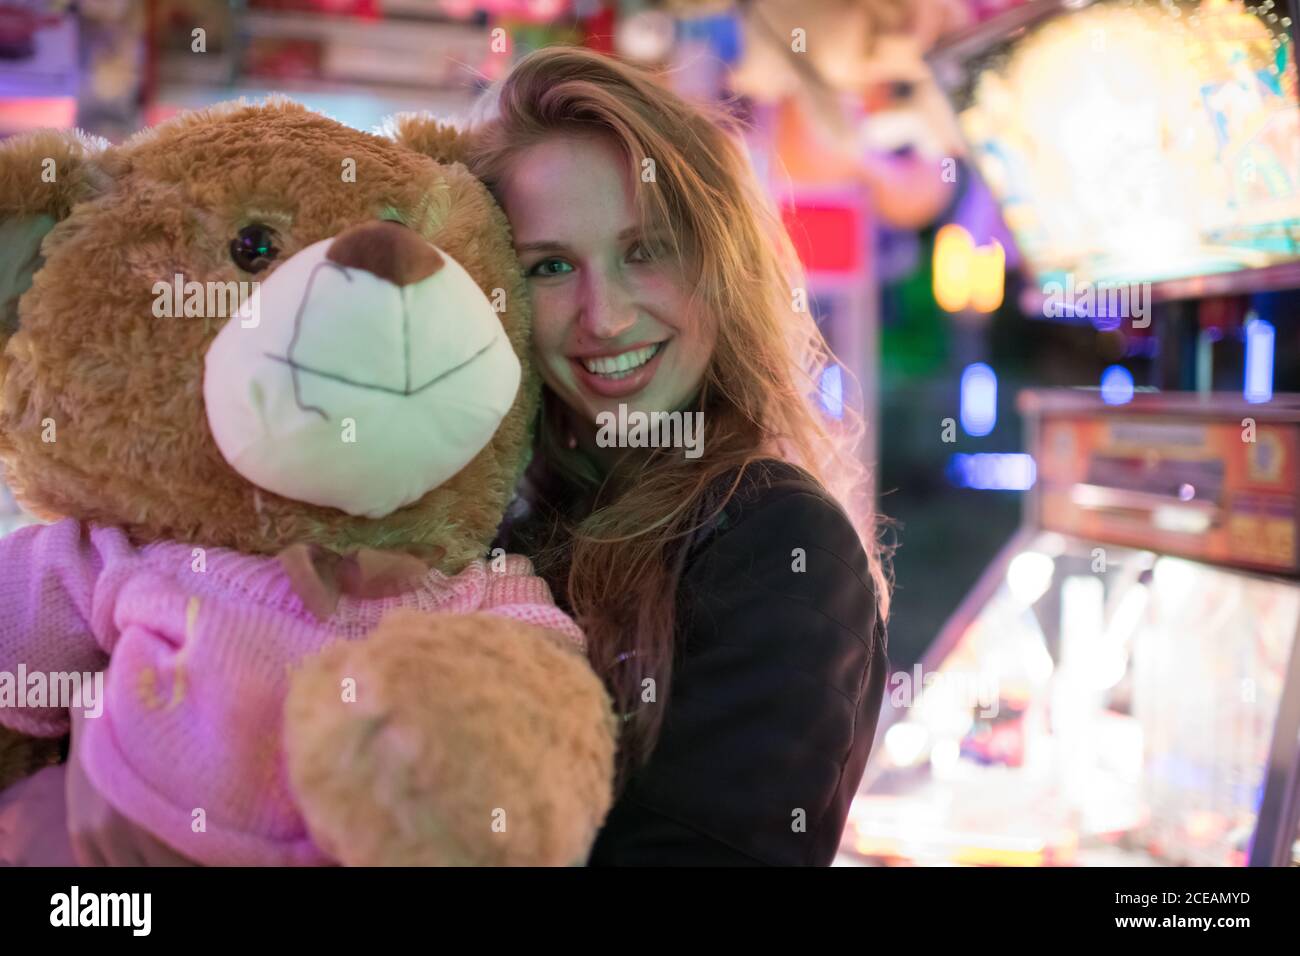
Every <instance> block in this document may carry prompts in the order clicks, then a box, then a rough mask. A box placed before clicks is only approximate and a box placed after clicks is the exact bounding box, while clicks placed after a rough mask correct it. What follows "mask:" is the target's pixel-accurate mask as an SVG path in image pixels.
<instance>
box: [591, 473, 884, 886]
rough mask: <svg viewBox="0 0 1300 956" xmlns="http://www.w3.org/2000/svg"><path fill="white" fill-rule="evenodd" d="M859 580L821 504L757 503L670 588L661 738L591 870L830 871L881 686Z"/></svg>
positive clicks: (875, 638)
mask: <svg viewBox="0 0 1300 956" xmlns="http://www.w3.org/2000/svg"><path fill="white" fill-rule="evenodd" d="M870 580H871V579H870V577H869V574H868V568H867V560H866V555H865V553H864V551H863V549H862V546H861V544H860V543H859V541H858V538H857V535H856V533H855V532H854V530H853V528H852V525H851V524H850V523H849V522H848V519H847V518H846V517H845V516H844V514H843V512H842V511H840V509H839V508H838V506H836V505H835V504H834V503H833V502H831V501H830V500H829V499H827V498H826V497H824V495H822V494H820V493H810V492H808V491H806V490H800V489H796V490H794V491H793V492H791V491H789V490H788V489H786V490H784V491H781V492H778V493H776V494H771V495H768V496H766V497H765V498H764V500H763V501H762V502H760V503H759V504H758V506H756V507H754V508H752V509H749V510H748V511H747V512H745V513H743V514H742V515H741V516H740V519H739V520H738V521H737V522H736V523H734V525H733V526H732V527H731V528H730V529H728V530H726V531H724V532H722V533H720V534H718V535H717V536H716V537H715V539H714V540H713V541H712V542H711V543H710V544H708V546H707V547H706V548H705V549H704V551H703V552H702V554H701V555H700V556H699V558H698V559H697V560H696V561H695V562H694V564H693V565H691V566H690V567H689V569H688V570H687V572H686V574H685V576H684V578H683V581H682V586H681V587H682V590H681V596H680V603H679V608H680V610H679V615H680V618H681V620H680V626H679V631H678V634H679V643H680V645H681V646H680V647H679V656H678V659H677V662H676V664H675V666H674V672H673V678H672V683H671V692H670V695H669V699H668V702H667V708H668V709H667V712H666V714H665V719H664V725H663V729H662V731H661V734H660V737H659V741H658V743H657V745H656V747H655V750H654V752H653V753H652V754H651V756H650V759H649V761H648V762H647V763H646V765H645V766H644V767H642V768H640V770H639V771H638V772H637V773H636V774H634V775H633V777H632V779H631V780H630V781H629V783H628V786H627V789H626V790H625V792H624V794H623V795H622V796H621V797H620V799H619V801H618V802H617V804H616V805H615V807H614V809H613V810H612V812H611V813H610V816H609V818H608V820H607V821H606V824H605V827H604V829H603V830H602V832H601V833H600V835H599V837H598V839H597V842H596V846H595V848H594V850H593V853H592V857H591V860H590V862H591V864H592V865H740V866H754V865H829V864H830V863H831V861H832V860H833V859H834V857H835V854H836V850H837V847H838V845H839V841H840V837H841V833H842V831H843V827H844V823H845V820H846V819H847V816H848V810H849V804H850V802H851V801H852V799H853V795H854V793H855V792H856V790H857V787H858V784H859V782H860V780H861V777H862V773H863V770H864V768H865V766H866V760H867V756H868V754H869V753H870V750H871V745H872V741H873V737H874V735H875V728H876V721H877V719H878V715H879V711H880V702H881V697H882V693H883V688H884V683H885V671H886V659H885V648H884V638H883V629H878V628H877V626H876V601H875V594H874V591H873V589H872V588H871V586H870ZM651 706H653V705H651Z"/></svg>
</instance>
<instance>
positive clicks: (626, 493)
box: [467, 47, 890, 788]
mask: <svg viewBox="0 0 1300 956" xmlns="http://www.w3.org/2000/svg"><path fill="white" fill-rule="evenodd" d="M485 103H486V106H485V107H484V108H481V111H480V113H479V116H478V118H477V119H476V120H475V121H474V124H473V126H472V132H473V135H472V137H471V140H470V143H471V145H470V147H469V154H468V156H467V162H468V164H469V166H470V168H471V169H472V170H473V171H474V172H475V173H476V174H477V175H478V176H479V177H481V178H482V179H483V180H484V181H485V182H486V183H487V185H488V187H489V188H490V189H491V190H492V191H493V192H494V193H495V194H496V195H497V197H498V198H499V199H500V198H501V194H502V188H503V185H504V183H505V181H506V178H507V177H508V175H509V172H510V167H511V163H512V162H513V160H514V159H515V157H516V156H517V155H518V154H519V153H520V152H521V151H523V150H526V149H528V148H529V147H531V146H533V145H535V144H536V143H538V142H539V141H541V140H544V139H547V138H549V137H555V136H557V135H558V136H565V135H593V134H594V135H599V136H605V137H608V138H609V140H610V141H611V142H613V143H615V144H616V145H617V146H618V147H619V148H620V149H621V151H622V153H623V155H624V156H625V157H626V158H627V161H628V164H629V165H628V168H629V170H630V173H631V176H632V182H634V183H637V184H638V185H637V189H636V202H637V207H638V210H637V211H638V213H639V215H640V217H641V222H642V224H643V225H644V226H646V227H647V230H649V228H650V227H657V228H658V230H659V231H660V232H661V233H662V234H664V235H667V236H669V237H671V239H670V242H671V249H670V252H671V253H672V254H674V255H676V256H677V257H678V261H679V262H680V263H681V264H682V266H683V268H684V270H685V272H686V274H687V276H688V281H689V282H690V283H691V288H692V290H693V292H692V296H693V298H692V306H693V307H698V308H697V311H696V312H695V313H694V314H700V315H705V316H710V317H712V320H713V321H715V322H716V325H717V344H716V346H715V350H714V354H713V358H712V361H711V362H710V364H709V367H708V369H707V371H706V372H705V376H704V380H703V383H702V386H701V389H700V394H699V397H698V399H697V404H696V406H695V409H696V410H699V411H702V412H703V413H704V448H705V455H704V457H703V458H701V459H698V460H688V459H686V458H685V457H684V456H683V455H682V454H681V451H680V450H676V452H674V451H673V450H670V449H655V450H647V451H646V453H645V454H644V455H643V456H641V457H638V458H637V460H636V462H635V468H634V469H631V470H630V474H629V470H624V471H623V472H622V473H620V472H619V470H618V469H616V470H615V474H613V475H601V473H600V472H599V471H598V470H597V469H596V467H595V465H594V464H593V463H592V462H591V461H590V460H588V459H587V458H586V457H585V456H584V455H583V454H582V453H581V452H580V451H579V450H577V449H575V448H573V447H572V443H571V442H569V441H568V440H567V437H568V427H569V426H568V419H567V418H566V410H565V409H564V408H563V406H562V403H561V402H560V401H559V400H558V399H557V398H556V397H555V395H554V394H553V393H552V392H551V391H550V390H549V389H547V390H546V394H545V395H544V398H543V412H542V416H541V421H540V425H539V432H538V440H537V445H536V453H535V457H534V461H533V465H532V466H531V467H530V471H529V481H530V483H531V493H529V494H528V495H527V497H529V498H531V499H532V500H531V504H532V505H533V507H534V515H533V518H532V521H531V522H529V523H527V524H526V525H525V526H526V527H530V528H531V533H530V534H528V535H526V536H525V537H524V542H525V543H526V546H527V550H529V551H530V552H531V554H532V556H533V557H534V559H535V560H536V561H537V563H538V567H539V570H540V571H541V573H542V574H543V575H545V576H547V577H548V578H549V579H550V580H551V583H552V586H553V587H554V588H555V589H556V591H557V596H558V597H559V598H560V600H561V601H562V602H564V603H565V604H566V605H567V606H568V608H569V609H570V610H571V611H572V612H573V614H574V615H575V616H576V618H577V619H578V621H579V623H580V624H581V625H582V626H583V628H584V629H585V630H586V632H587V635H588V639H589V646H590V656H591V661H592V664H593V666H595V667H596V669H597V670H598V671H599V672H600V673H601V674H602V675H603V676H604V677H605V680H606V683H607V685H608V686H609V688H610V691H611V694H612V695H613V697H614V699H615V703H616V705H617V706H619V707H620V709H621V711H622V712H624V713H625V714H626V721H627V722H626V723H625V725H624V732H623V740H622V744H621V747H620V777H619V786H620V788H621V786H622V785H623V783H625V782H626V779H627V776H628V775H629V774H630V773H631V772H632V771H633V770H634V769H635V768H636V767H637V766H640V765H641V764H643V763H644V761H645V760H646V759H647V758H648V757H649V754H650V753H651V751H652V750H653V748H654V744H655V741H656V740H657V738H658V735H659V731H660V728H661V726H662V721H663V714H664V711H665V709H666V708H665V707H664V704H666V702H667V699H668V696H669V694H670V684H671V676H672V674H671V671H672V659H673V652H674V646H675V645H674V630H675V626H676V593H677V588H678V583H679V579H680V575H681V571H682V566H683V562H684V560H685V553H686V546H687V544H688V542H689V541H690V540H691V538H692V535H693V534H694V532H695V531H696V530H697V529H698V528H699V527H700V526H701V525H702V524H704V523H705V522H707V521H709V520H710V519H711V518H712V517H713V516H714V515H715V514H716V513H717V512H718V511H719V510H720V509H721V508H722V507H723V506H725V504H726V501H727V499H728V498H729V497H730V494H731V493H732V492H733V491H734V490H735V489H736V488H737V487H738V486H739V482H740V475H741V473H742V472H743V470H744V468H745V466H747V465H749V464H750V463H752V462H754V461H756V460H759V459H762V458H769V457H776V458H781V459H784V460H786V461H788V462H790V463H792V464H795V465H797V466H799V467H801V468H803V469H804V470H805V471H807V472H808V473H809V474H811V475H812V477H813V478H815V479H816V480H817V481H819V482H820V483H821V485H822V486H823V487H824V488H825V489H826V490H827V491H828V492H829V493H830V494H831V495H832V496H833V497H834V498H835V499H836V500H837V501H839V502H840V504H841V505H842V506H843V508H844V509H845V511H846V513H847V514H848V515H849V517H850V519H851V520H852V521H853V524H854V527H855V528H856V529H857V531H858V535H859V537H860V539H861V541H862V543H863V546H864V548H865V550H866V553H867V556H868V560H869V562H870V569H871V577H872V581H873V584H874V586H875V592H876V600H877V605H878V616H879V619H880V620H881V621H882V622H883V621H884V619H885V618H886V617H887V615H888V610H889V591H890V582H889V580H888V575H887V573H886V570H885V567H884V562H883V560H882V553H883V550H884V549H883V548H882V546H881V545H880V541H879V522H878V519H877V516H876V515H875V513H874V510H873V507H872V502H871V500H870V499H869V497H868V496H867V494H866V490H867V488H868V482H867V473H866V468H865V466H864V464H863V462H862V459H861V457H860V455H859V448H860V446H859V442H861V440H862V435H863V423H862V419H861V416H860V415H859V414H857V413H856V412H855V411H854V410H853V409H852V408H850V407H848V403H846V404H845V408H844V412H843V416H842V418H840V419H839V420H838V421H834V420H831V419H829V418H828V417H827V416H826V415H825V414H824V413H823V412H822V411H821V410H820V408H819V403H818V400H817V399H818V394H819V390H820V376H821V372H822V370H823V369H824V368H825V367H826V366H827V365H828V364H829V363H833V362H834V358H833V357H832V356H831V354H830V351H829V349H828V348H827V345H826V342H825V340H824V339H823V337H822V335H821V332H820V331H819V330H818V328H817V325H816V322H815V321H814V320H813V318H812V315H811V313H810V312H809V311H808V310H807V309H798V308H796V307H795V305H796V290H800V289H802V288H803V278H802V271H801V269H800V266H799V262H798V259H797V257H796V255H795V253H794V249H793V246H792V245H791V242H790V238H789V236H788V235H787V233H786V231H785V229H784V227H783V225H782V223H781V221H780V218H779V217H778V216H777V215H776V214H775V212H774V210H773V208H772V205H771V202H770V200H769V199H768V198H767V196H766V195H765V193H764V192H763V190H762V189H761V187H760V186H759V184H758V182H757V179H756V177H755V175H754V172H753V169H752V167H751V165H750V163H749V160H748V156H747V153H746V151H745V148H744V145H743V142H742V141H741V138H740V135H739V130H738V128H737V126H736V124H735V123H734V122H733V121H732V120H731V118H730V117H728V116H727V115H725V114H723V113H722V112H720V111H718V110H714V109H711V108H706V107H702V106H700V105H696V104H691V103H687V102H686V101H685V100H683V99H682V98H681V97H679V96H678V95H677V94H675V93H674V92H672V91H671V90H669V89H668V88H667V87H665V86H664V85H662V84H660V83H659V82H658V81H657V80H656V79H654V78H653V77H652V76H650V75H649V74H647V73H645V72H643V71H641V70H640V69H638V68H635V67H633V66H630V65H628V64H625V63H623V62H621V61H619V60H617V59H614V58H612V57H608V56H605V55H602V54H598V53H595V52H592V51H590V50H586V49H582V48H576V47H550V48H546V49H542V50H538V51H536V52H534V53H531V54H529V55H527V56H525V57H524V58H523V59H521V60H520V61H519V62H518V63H517V64H516V65H515V66H514V67H513V69H512V70H511V71H510V73H509V74H508V75H507V76H506V77H505V78H504V80H503V81H502V82H501V83H500V84H499V85H498V86H497V87H496V88H495V89H494V90H493V91H492V93H491V95H490V96H489V97H488V98H487V100H486V101H485ZM646 160H652V161H653V167H652V168H653V171H654V172H653V177H650V178H652V179H653V181H652V182H645V181H643V177H642V175H641V174H642V171H643V170H645V169H646V168H648V167H647V164H646V163H645V161H646ZM723 476H729V477H730V481H727V482H723V481H721V479H722V478H723ZM720 488H721V490H720V491H719V489H720ZM519 543H520V542H519V540H518V539H515V540H513V541H512V545H516V546H517V545H518V544H519ZM646 677H653V678H654V679H655V685H656V701H655V705H654V706H648V707H647V706H642V705H641V693H642V681H643V679H644V678H646Z"/></svg>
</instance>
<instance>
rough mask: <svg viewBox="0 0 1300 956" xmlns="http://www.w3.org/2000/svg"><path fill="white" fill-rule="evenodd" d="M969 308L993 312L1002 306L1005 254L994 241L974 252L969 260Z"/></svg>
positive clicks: (1005, 267)
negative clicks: (970, 268) (970, 267)
mask: <svg viewBox="0 0 1300 956" xmlns="http://www.w3.org/2000/svg"><path fill="white" fill-rule="evenodd" d="M971 266H972V270H971V287H970V307H971V308H972V309H974V310H975V311H976V312H995V311H997V308H998V307H999V306H1000V305H1002V287H1003V284H1004V282H1005V280H1006V275H1007V253H1006V250H1004V249H1003V248H1002V243H1000V242H998V241H997V240H996V239H994V240H993V241H992V242H990V243H989V244H988V245H987V246H980V247H979V248H978V249H976V250H975V256H974V258H973V259H972V260H971Z"/></svg>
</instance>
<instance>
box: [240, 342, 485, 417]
mask: <svg viewBox="0 0 1300 956" xmlns="http://www.w3.org/2000/svg"><path fill="white" fill-rule="evenodd" d="M496 342H497V340H496V339H493V340H492V341H491V342H489V343H488V344H487V345H485V346H483V347H482V348H481V349H479V350H478V351H477V352H475V353H474V354H473V355H471V356H470V357H469V358H467V359H465V361H463V362H458V363H457V364H456V365H453V366H452V367H451V368H449V369H446V370H445V371H442V372H439V373H438V374H437V375H435V376H433V377H432V378H431V379H429V380H428V381H427V382H424V383H423V384H421V385H417V386H415V387H414V388H411V387H409V386H403V387H402V388H396V387H394V386H392V385H380V384H378V383H377V382H362V381H359V380H357V379H354V378H349V377H348V376H346V375H342V374H339V373H338V372H326V371H324V370H322V369H318V368H312V367H311V366H310V365H303V364H302V363H300V362H295V361H294V360H293V359H291V358H289V357H288V356H287V355H276V354H275V353H274V352H264V353H262V354H263V355H265V356H266V357H267V358H269V359H271V360H272V361H273V362H280V363H281V364H283V365H287V366H289V368H291V369H293V370H294V371H295V372H301V373H303V374H307V375H318V376H320V377H321V378H324V379H329V380H330V381H332V382H339V383H340V384H342V385H351V386H352V387H354V388H364V389H367V390H369V391H373V392H385V393H387V394H389V395H399V396H410V395H418V394H420V392H423V391H424V390H425V389H427V388H431V387H432V386H434V385H437V384H438V383H439V382H441V381H442V380H443V379H444V378H446V377H447V376H448V375H453V374H455V373H456V372H459V371H460V370H461V369H463V368H464V367H465V366H467V365H469V364H470V363H471V362H473V361H474V360H475V359H477V358H478V357H479V356H480V355H482V354H483V353H484V352H486V351H487V350H488V349H490V348H492V346H494V345H496ZM299 407H302V408H304V409H305V408H306V407H307V406H303V405H301V404H300V405H299ZM312 410H315V411H319V409H315V408H314V407H313V409H312ZM322 414H323V413H322ZM325 417H327V418H328V416H325Z"/></svg>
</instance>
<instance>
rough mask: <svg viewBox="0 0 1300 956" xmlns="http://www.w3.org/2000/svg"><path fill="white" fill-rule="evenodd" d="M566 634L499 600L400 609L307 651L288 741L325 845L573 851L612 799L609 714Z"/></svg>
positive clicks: (480, 853) (462, 851) (475, 859)
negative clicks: (355, 635) (356, 634)
mask: <svg viewBox="0 0 1300 956" xmlns="http://www.w3.org/2000/svg"><path fill="white" fill-rule="evenodd" d="M566 643H567V641H566V639H565V638H564V637H563V636H557V635H555V634H552V633H550V632H548V631H546V630H544V629H542V628H539V627H536V626H534V625H531V624H526V623H523V622H520V621H518V620H513V619H510V618H508V617H502V616H498V615H492V614H485V613H477V614H468V615H453V614H445V615H428V614H420V613H416V612H410V611H398V612H394V613H392V614H390V615H389V616H388V617H386V618H385V619H384V620H383V622H381V624H380V626H379V628H378V629H377V630H376V632H375V633H374V634H372V635H370V637H369V638H368V639H367V640H365V641H360V642H340V643H337V644H334V645H331V646H330V647H329V648H327V649H326V651H325V652H324V653H322V654H321V655H319V656H317V657H315V658H313V659H311V660H310V661H309V662H307V663H306V664H305V665H304V666H303V667H302V668H300V669H299V670H298V671H297V672H296V674H295V676H294V678H293V681H292V685H291V688H290V692H289V698H288V702H287V706H286V729H285V733H286V740H285V745H286V754H287V758H288V767H289V776H290V780H291V784H292V787H293V790H294V793H295V796H296V798H297V799H298V800H299V803H300V807H301V809H302V812H303V816H304V818H305V819H306V821H307V824H308V829H309V830H310V831H311V833H312V836H313V837H314V838H315V839H316V840H317V842H319V843H320V844H321V846H322V849H324V850H325V852H327V853H329V854H330V855H331V856H333V857H335V858H336V859H338V860H340V861H341V862H343V863H346V864H350V865H572V864H575V863H582V862H585V860H586V856H587V854H588V853H589V851H590V847H591V844H592V842H593V841H594V838H595V834H596V831H597V829H598V828H599V826H600V824H601V823H602V822H603V820H604V817H605V814H606V813H607V812H608V810H609V806H610V803H611V797H612V794H611V783H610V782H611V780H612V779H613V759H614V749H615V722H614V719H613V716H612V712H611V707H610V702H609V698H608V695H607V694H606V692H605V689H604V687H603V685H602V684H601V682H600V680H599V679H598V678H597V677H596V675H595V674H594V672H593V671H592V670H591V668H590V666H589V665H588V663H587V661H586V659H585V658H584V657H582V656H581V655H579V654H577V653H574V652H573V651H572V650H571V649H569V648H567V647H566V646H565V644H566ZM348 678H352V680H354V681H355V685H354V686H355V700H352V701H350V702H349V701H347V700H345V699H344V698H345V697H346V695H345V694H342V693H341V692H340V689H341V688H344V687H346V686H347V684H346V682H347V680H348Z"/></svg>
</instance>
